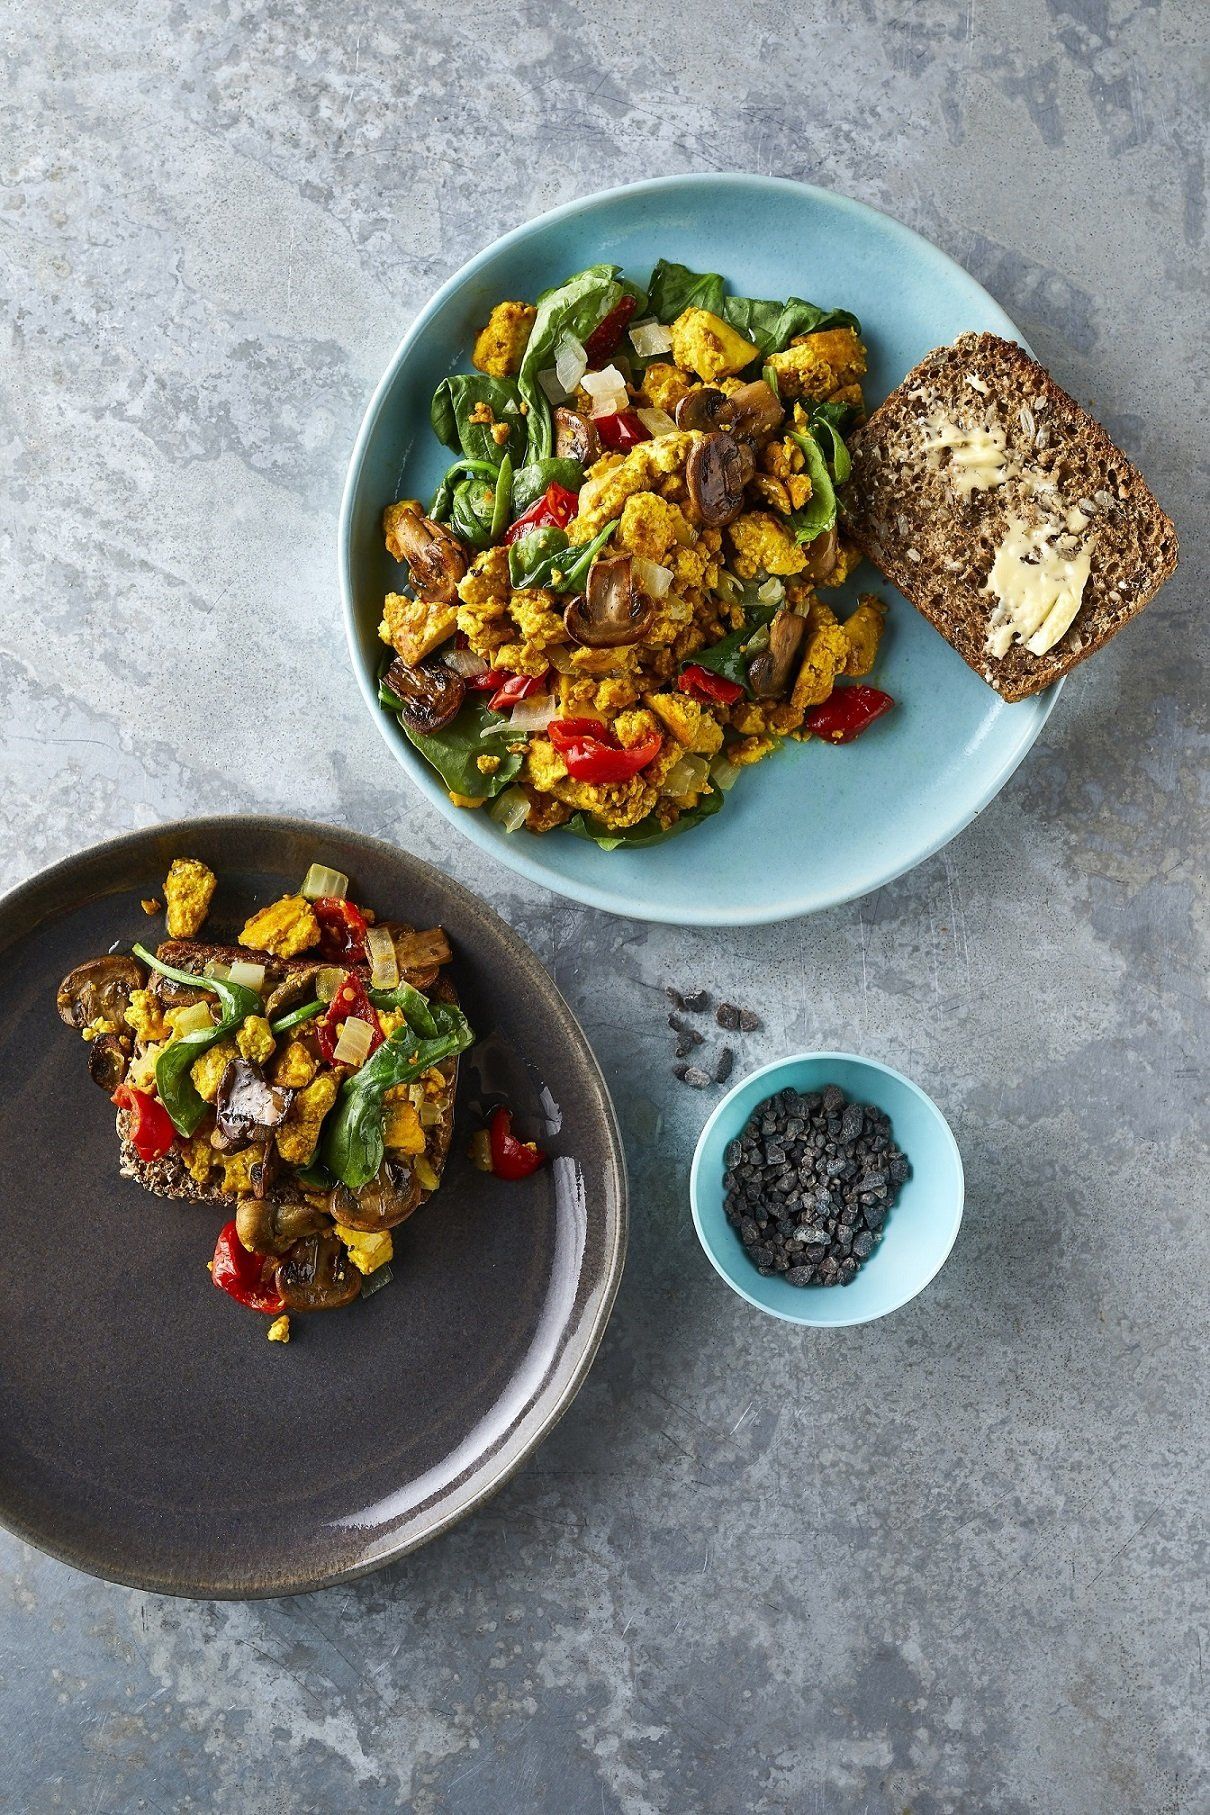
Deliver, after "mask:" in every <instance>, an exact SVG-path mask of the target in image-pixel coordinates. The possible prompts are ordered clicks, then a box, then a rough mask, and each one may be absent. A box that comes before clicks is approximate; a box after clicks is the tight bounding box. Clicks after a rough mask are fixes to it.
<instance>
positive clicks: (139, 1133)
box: [109, 1084, 176, 1162]
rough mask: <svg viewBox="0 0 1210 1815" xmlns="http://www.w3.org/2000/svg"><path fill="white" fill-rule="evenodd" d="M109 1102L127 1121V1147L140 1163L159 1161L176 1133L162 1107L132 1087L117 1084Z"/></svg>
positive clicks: (169, 1117) (157, 1101)
mask: <svg viewBox="0 0 1210 1815" xmlns="http://www.w3.org/2000/svg"><path fill="white" fill-rule="evenodd" d="M109 1100H110V1102H111V1103H112V1104H114V1106H115V1108H118V1109H124V1110H125V1111H126V1113H127V1115H128V1116H129V1117H130V1130H129V1132H130V1144H131V1146H132V1147H133V1148H134V1150H135V1152H136V1153H137V1154H138V1156H139V1158H140V1159H141V1160H145V1161H147V1162H150V1161H151V1160H159V1159H163V1157H164V1155H165V1154H166V1153H167V1152H168V1151H169V1149H170V1148H171V1146H172V1143H173V1142H174V1141H175V1140H176V1129H175V1128H174V1127H173V1125H172V1118H171V1116H170V1115H169V1114H168V1111H167V1110H166V1109H165V1107H164V1105H163V1104H162V1103H161V1102H160V1101H159V1100H158V1098H156V1097H149V1096H148V1094H147V1092H146V1091H145V1090H136V1089H135V1088H134V1085H133V1084H119V1085H118V1088H117V1089H116V1090H115V1091H114V1093H113V1095H112V1097H110V1099H109Z"/></svg>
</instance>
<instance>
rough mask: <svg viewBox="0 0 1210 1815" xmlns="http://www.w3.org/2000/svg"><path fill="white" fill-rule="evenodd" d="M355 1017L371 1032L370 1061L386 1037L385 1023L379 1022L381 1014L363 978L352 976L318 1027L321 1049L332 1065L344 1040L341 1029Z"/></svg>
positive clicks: (334, 998)
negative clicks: (341, 1040)
mask: <svg viewBox="0 0 1210 1815" xmlns="http://www.w3.org/2000/svg"><path fill="white" fill-rule="evenodd" d="M354 1015H355V1016H356V1017H357V1019H358V1020H359V1021H364V1022H365V1023H366V1025H367V1026H368V1027H369V1029H370V1035H371V1039H370V1052H369V1053H367V1054H366V1058H367V1059H368V1058H369V1056H370V1053H372V1052H377V1050H378V1048H379V1047H380V1046H381V1045H382V1042H383V1039H384V1038H385V1036H384V1034H383V1031H382V1023H381V1021H380V1020H379V1019H378V1011H377V1010H376V1009H375V1007H374V1004H373V1003H372V1002H371V1001H370V998H369V997H368V996H367V994H366V991H365V985H364V984H363V983H362V981H361V978H360V977H354V976H351V975H350V976H346V977H345V979H344V981H343V983H342V984H341V986H340V988H339V989H338V990H337V992H336V994H335V995H334V996H333V997H332V1000H331V1002H330V1003H329V1004H328V1012H327V1014H326V1015H324V1016H323V1017H322V1019H321V1020H319V1021H318V1022H317V1023H316V1026H315V1037H316V1039H317V1040H318V1042H319V1050H320V1052H321V1053H322V1055H323V1057H324V1058H325V1059H326V1060H327V1061H328V1063H329V1065H330V1064H331V1063H332V1061H333V1059H334V1057H335V1054H336V1042H337V1041H338V1040H339V1038H340V1030H341V1027H342V1025H343V1023H344V1022H346V1021H347V1020H349V1018H350V1017H351V1016H354Z"/></svg>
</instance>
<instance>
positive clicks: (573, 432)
mask: <svg viewBox="0 0 1210 1815" xmlns="http://www.w3.org/2000/svg"><path fill="white" fill-rule="evenodd" d="M555 454H556V457H557V458H558V459H560V460H578V461H579V462H580V465H581V466H591V465H592V463H593V461H594V460H599V459H600V457H601V437H600V436H599V435H598V434H597V431H596V427H595V425H594V424H593V423H591V422H590V421H589V420H588V418H587V417H586V416H581V415H580V414H579V413H578V411H576V410H566V409H558V410H556V411H555Z"/></svg>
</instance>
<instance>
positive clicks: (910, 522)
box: [844, 334, 1177, 700]
mask: <svg viewBox="0 0 1210 1815" xmlns="http://www.w3.org/2000/svg"><path fill="white" fill-rule="evenodd" d="M849 449H850V453H851V456H852V462H853V470H852V478H851V481H850V484H849V486H848V487H847V489H846V492H845V494H844V522H845V526H846V528H847V530H848V532H849V533H850V534H851V535H852V537H853V538H854V540H855V541H856V542H857V544H858V545H859V546H860V547H861V548H862V549H863V550H864V552H865V553H866V554H867V555H869V557H870V559H871V560H872V561H873V562H874V564H875V565H876V566H877V567H879V568H880V569H881V570H882V572H883V573H884V574H885V575H886V577H887V579H888V580H890V581H892V582H893V583H894V584H895V585H896V586H897V587H898V588H899V590H900V591H901V592H902V593H903V594H904V596H905V597H906V598H907V599H910V601H911V603H912V604H913V605H915V606H916V608H917V610H918V611H920V612H922V613H923V614H924V616H925V617H926V618H928V620H929V622H930V623H932V624H933V625H935V626H936V628H937V629H938V630H939V631H940V632H941V634H942V636H944V637H945V638H946V639H947V641H949V642H950V643H952V644H953V646H954V648H955V649H956V650H957V651H958V653H959V655H961V656H962V657H963V659H964V660H965V661H966V662H968V663H969V664H970V666H971V667H972V668H973V669H974V670H975V671H976V673H977V674H980V675H981V676H982V677H983V679H984V680H985V681H987V682H988V683H989V685H990V686H992V687H994V688H995V689H996V691H997V693H999V694H1001V695H1002V696H1003V697H1004V698H1005V699H1006V700H1019V699H1023V698H1025V697H1026V695H1028V694H1031V693H1037V692H1038V691H1039V690H1040V689H1041V688H1043V687H1048V686H1049V685H1050V684H1051V682H1052V681H1056V680H1058V679H1059V678H1060V676H1062V675H1064V674H1066V673H1067V672H1068V671H1069V669H1071V668H1073V667H1075V665H1076V663H1077V662H1082V661H1084V660H1085V658H1086V657H1088V656H1090V655H1092V654H1093V653H1094V652H1095V651H1096V650H1098V649H1100V648H1101V647H1102V645H1103V644H1105V643H1106V642H1108V640H1109V638H1110V637H1111V636H1114V635H1115V634H1116V633H1117V631H1119V630H1120V629H1121V628H1122V626H1123V625H1124V624H1127V623H1129V621H1130V619H1131V618H1133V617H1135V616H1136V615H1137V613H1138V612H1140V611H1141V610H1142V609H1143V606H1144V605H1146V604H1147V602H1148V601H1149V600H1150V599H1151V598H1153V597H1154V595H1155V594H1156V592H1158V590H1159V588H1160V587H1161V586H1162V585H1163V583H1164V581H1165V580H1166V579H1167V578H1168V577H1169V575H1170V574H1171V573H1172V571H1173V569H1174V568H1175V567H1176V561H1177V541H1176V532H1175V530H1174V529H1173V526H1172V523H1171V522H1170V521H1169V519H1168V518H1167V517H1166V516H1165V514H1164V512H1163V511H1162V510H1161V509H1160V507H1159V505H1158V504H1157V503H1156V501H1155V499H1154V497H1153V496H1152V494H1151V492H1150V491H1149V490H1148V488H1147V485H1146V483H1145V481H1144V480H1143V478H1142V476H1141V475H1140V474H1139V472H1138V471H1137V470H1136V469H1135V467H1134V466H1132V465H1131V463H1130V461H1129V460H1128V459H1127V458H1126V456H1125V454H1123V453H1122V452H1121V451H1120V450H1119V449H1118V448H1116V447H1115V446H1114V445H1113V443H1112V441H1111V440H1110V439H1109V436H1108V435H1107V434H1106V433H1105V430H1104V429H1103V428H1102V427H1101V426H1100V424H1099V423H1097V422H1095V421H1094V420H1093V419H1092V417H1091V416H1089V415H1088V413H1087V412H1086V411H1085V410H1083V409H1082V408H1081V407H1080V405H1079V404H1078V403H1075V402H1074V401H1073V400H1072V398H1070V397H1069V396H1068V395H1067V393H1066V392H1065V391H1062V390H1060V388H1059V386H1058V385H1057V384H1056V383H1055V382H1054V380H1053V379H1052V378H1051V377H1050V375H1049V374H1048V373H1047V372H1046V371H1045V370H1044V369H1043V368H1042V367H1041V366H1040V365H1039V364H1038V362H1037V361H1036V360H1035V359H1032V358H1031V357H1030V355H1029V354H1028V353H1026V352H1025V350H1024V349H1023V348H1022V347H1019V346H1017V345H1016V344H1015V343H1014V342H1012V341H1007V340H1001V339H1000V338H999V337H998V336H997V335H995V334H963V335H962V336H960V338H959V339H958V340H956V341H955V342H954V344H953V345H952V346H949V347H939V348H937V349H936V350H935V351H934V352H932V353H930V354H928V356H927V357H926V358H925V359H923V360H922V361H921V362H920V364H919V365H918V366H916V367H915V369H914V370H913V371H911V372H909V373H908V375H907V377H906V378H905V379H904V381H903V383H902V384H901V385H900V386H899V387H898V389H897V390H895V391H892V393H891V395H890V396H889V397H888V398H887V399H886V401H885V402H884V403H883V404H881V405H880V406H879V408H878V409H877V410H875V411H874V414H873V415H872V416H871V417H870V419H869V421H868V422H867V423H865V425H864V426H863V427H860V428H858V429H857V431H856V432H855V434H854V435H853V436H852V437H851V439H850V441H849Z"/></svg>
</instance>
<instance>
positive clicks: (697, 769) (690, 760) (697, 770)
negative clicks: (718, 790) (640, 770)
mask: <svg viewBox="0 0 1210 1815" xmlns="http://www.w3.org/2000/svg"><path fill="white" fill-rule="evenodd" d="M709 779H710V765H709V763H708V762H707V761H706V758H705V757H704V756H689V755H686V756H682V757H680V758H679V760H678V761H677V762H675V763H674V764H673V766H672V768H671V769H669V771H668V773H667V775H666V776H665V777H664V785H663V787H662V788H661V789H660V792H661V794H664V795H666V796H667V797H668V799H669V800H685V799H687V798H688V797H689V796H690V795H694V794H700V793H701V791H702V789H703V788H704V787H705V785H706V783H707V781H708V780H709Z"/></svg>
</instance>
